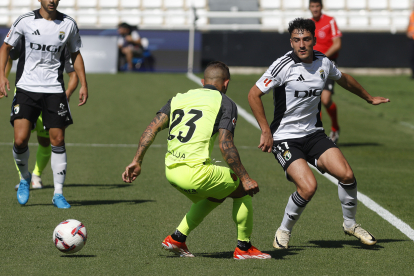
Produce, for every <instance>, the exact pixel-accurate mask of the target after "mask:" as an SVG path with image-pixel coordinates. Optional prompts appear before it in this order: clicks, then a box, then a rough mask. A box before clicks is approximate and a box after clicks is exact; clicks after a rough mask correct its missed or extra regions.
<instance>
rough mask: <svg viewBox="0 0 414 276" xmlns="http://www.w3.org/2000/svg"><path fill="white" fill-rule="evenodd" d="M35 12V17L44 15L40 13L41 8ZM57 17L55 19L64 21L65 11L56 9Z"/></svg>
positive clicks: (38, 17)
mask: <svg viewBox="0 0 414 276" xmlns="http://www.w3.org/2000/svg"><path fill="white" fill-rule="evenodd" d="M33 12H34V14H35V19H43V16H42V15H41V14H40V9H37V10H34V11H33ZM56 12H57V14H56V19H55V20H60V21H63V13H61V12H58V11H56Z"/></svg>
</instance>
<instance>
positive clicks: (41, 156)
mask: <svg viewBox="0 0 414 276" xmlns="http://www.w3.org/2000/svg"><path fill="white" fill-rule="evenodd" d="M22 40H23V39H20V40H19V41H18V42H17V44H16V46H14V47H13V48H12V49H11V50H10V55H9V60H8V62H7V65H6V77H7V78H8V77H9V74H10V70H11V69H12V67H13V61H14V60H17V59H18V58H19V56H20V53H21V51H22ZM65 71H66V73H67V74H68V75H69V84H68V89H66V92H65V93H66V97H67V98H68V101H69V98H70V96H71V95H72V93H73V92H74V91H75V90H76V88H77V86H78V77H77V75H76V72H75V69H73V65H72V63H71V61H70V53H69V51H68V50H67V48H66V49H65ZM15 93H16V91H15ZM33 132H36V134H37V142H38V143H39V145H38V147H37V152H36V164H35V167H34V169H33V172H32V181H31V182H32V188H33V189H41V188H43V183H42V179H41V175H42V172H43V170H44V169H45V168H46V165H47V163H48V162H49V159H50V155H51V154H52V148H51V147H50V137H49V131H48V130H46V129H44V127H43V120H42V114H40V116H39V118H38V119H37V122H36V126H35V128H34V129H33V130H32V133H33ZM16 168H17V172H18V173H19V179H21V174H20V171H19V167H18V166H17V164H16ZM18 188H19V184H17V185H16V186H15V189H16V191H17V189H18Z"/></svg>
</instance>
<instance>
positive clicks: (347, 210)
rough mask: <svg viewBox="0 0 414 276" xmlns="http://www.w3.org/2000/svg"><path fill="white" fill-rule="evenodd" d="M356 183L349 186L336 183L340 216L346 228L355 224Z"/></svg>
mask: <svg viewBox="0 0 414 276" xmlns="http://www.w3.org/2000/svg"><path fill="white" fill-rule="evenodd" d="M357 193H358V189H357V181H356V180H355V181H354V182H353V183H351V184H344V183H341V182H338V196H339V200H340V201H341V205H342V214H343V217H344V224H345V227H346V228H350V227H352V226H353V225H354V224H355V223H356V222H355V215H356V211H357V205H358V199H357Z"/></svg>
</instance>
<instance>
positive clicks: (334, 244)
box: [309, 239, 406, 250]
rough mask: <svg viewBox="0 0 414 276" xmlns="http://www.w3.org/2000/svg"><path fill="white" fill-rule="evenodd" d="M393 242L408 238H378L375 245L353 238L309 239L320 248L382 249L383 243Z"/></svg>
mask: <svg viewBox="0 0 414 276" xmlns="http://www.w3.org/2000/svg"><path fill="white" fill-rule="evenodd" d="M391 242H406V240H394V239H384V240H378V242H377V243H376V244H375V245H365V244H363V243H361V242H360V241H359V240H352V241H309V243H312V244H314V245H316V246H317V247H320V248H343V247H344V246H352V247H353V248H357V249H366V250H380V249H383V248H384V247H383V246H381V244H383V243H391Z"/></svg>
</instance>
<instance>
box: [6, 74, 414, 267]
mask: <svg viewBox="0 0 414 276" xmlns="http://www.w3.org/2000/svg"><path fill="white" fill-rule="evenodd" d="M258 78H259V76H257V75H248V76H241V75H235V76H232V81H231V83H230V88H229V90H228V95H229V96H230V97H231V98H232V99H233V100H235V102H237V103H238V104H239V105H241V106H242V107H244V108H245V109H246V110H248V111H250V108H249V106H248V103H247V93H248V91H249V89H250V88H251V87H252V86H253V85H254V83H255V81H256V80H257V79H258ZM10 79H14V76H12V77H11V78H10ZM357 79H358V80H359V81H360V83H361V84H362V85H363V86H364V87H365V88H366V89H367V90H368V91H369V92H370V93H371V94H372V95H375V96H384V97H389V98H390V99H391V103H389V104H384V105H380V106H370V105H369V104H367V103H366V102H364V101H363V100H361V99H359V98H358V97H356V96H354V95H353V94H351V93H349V92H346V91H345V90H343V89H341V88H340V87H337V88H336V92H335V95H334V97H333V99H334V101H335V102H336V103H337V106H338V112H339V122H340V126H341V137H340V140H339V147H340V149H341V150H342V151H343V153H344V155H345V157H346V158H347V159H348V161H349V163H350V164H351V167H352V168H353V170H354V172H355V175H356V178H357V179H358V185H359V186H358V187H359V191H360V192H362V193H364V194H365V195H367V196H369V197H370V198H371V199H372V200H374V201H375V202H377V203H378V204H379V205H381V206H382V207H384V208H386V209H387V210H389V211H390V212H391V213H392V214H394V215H396V216H397V217H399V218H400V219H402V220H403V221H404V222H406V223H407V224H408V225H410V226H411V227H414V216H413V210H414V201H413V198H414V189H413V184H414V181H413V165H414V157H413V153H414V143H413V142H414V116H413V107H412V106H413V104H412V103H413V102H414V94H413V91H412V86H413V84H412V81H410V80H409V79H408V78H407V77H357ZM88 82H89V91H90V98H89V101H88V103H87V104H86V105H85V106H83V107H78V106H77V96H78V94H77V92H75V94H74V95H73V97H72V99H71V102H70V103H71V111H72V114H73V118H74V122H75V124H74V125H72V126H70V127H69V128H68V129H67V135H66V143H77V144H78V145H74V146H69V145H68V146H67V153H68V173H67V178H66V183H65V187H64V195H65V196H66V199H67V200H68V202H69V203H71V204H72V208H71V209H68V210H59V209H57V208H55V207H53V206H52V204H51V200H52V196H53V182H52V174H51V169H50V165H48V167H47V168H46V170H45V172H44V175H43V177H42V178H43V181H44V184H45V187H44V189H42V190H32V191H31V195H30V199H29V202H28V203H27V205H26V206H20V205H19V204H18V202H17V200H16V192H15V190H14V185H15V184H17V183H18V175H17V172H16V170H15V167H14V163H13V157H12V147H11V146H10V145H7V144H6V143H11V142H12V139H13V138H12V137H13V129H12V127H10V125H9V115H10V105H11V102H12V97H11V96H9V98H4V99H2V100H0V106H1V108H0V118H1V120H0V143H1V144H0V156H1V159H0V160H1V163H0V164H1V165H0V187H1V193H0V241H1V247H0V260H1V261H0V275H68V274H78V275H183V274H184V275H247V274H251V275H298V274H305V275H389V274H392V275H413V274H414V264H413V252H414V251H413V250H414V243H413V241H412V240H410V239H409V238H407V237H406V236H405V235H404V234H402V233H401V232H400V231H399V230H397V229H396V228H395V227H394V226H393V225H391V224H390V223H389V222H387V221H385V220H384V219H382V218H381V217H379V216H378V215H377V214H376V213H374V212H373V211H371V210H369V209H368V208H367V207H365V206H364V205H362V204H360V205H359V206H358V214H357V221H358V222H359V223H361V224H362V226H363V227H364V228H366V229H367V230H369V231H370V232H372V233H373V234H374V235H375V236H376V237H377V239H378V240H379V241H378V243H377V245H376V246H373V247H367V246H363V245H362V244H361V243H360V242H359V241H358V240H356V239H355V238H352V237H348V236H344V234H343V232H342V212H341V205H340V202H339V200H338V196H337V188H336V186H335V185H333V184H332V183H331V182H329V181H328V180H327V179H326V178H324V177H323V176H320V175H319V174H315V175H316V178H317V180H318V183H319V186H318V191H317V193H316V195H315V197H314V198H313V199H312V201H311V202H310V204H308V206H307V208H306V211H305V212H304V213H303V214H302V217H301V219H300V221H299V222H298V223H297V224H296V226H295V229H294V231H293V234H292V239H291V242H290V248H289V249H288V250H281V251H277V250H274V249H273V248H272V240H273V237H274V233H275V230H276V229H277V227H278V226H279V225H280V222H281V220H282V216H283V212H284V208H285V206H286V203H287V200H288V197H289V195H290V194H291V193H292V192H293V191H294V189H295V188H294V185H293V184H292V183H290V182H288V181H287V180H286V179H285V177H284V173H283V171H282V169H281V168H280V166H279V165H278V163H277V162H276V160H275V159H274V157H273V155H272V154H265V153H262V152H260V151H259V150H258V149H257V145H258V142H259V137H260V132H259V131H258V130H257V129H256V128H255V127H253V126H252V125H250V124H249V123H248V122H247V121H245V120H244V119H243V118H241V117H239V120H238V123H237V129H236V135H235V144H236V146H238V148H239V152H240V155H241V158H242V161H243V163H244V165H245V167H246V168H247V170H248V172H249V173H250V175H251V177H252V178H254V179H255V180H257V182H258V183H259V186H260V193H258V194H257V195H256V196H255V197H254V198H253V204H254V211H255V214H254V223H255V224H254V230H253V235H252V243H253V245H255V246H256V247H258V248H259V249H260V250H262V251H264V252H266V253H269V254H271V255H272V257H273V258H272V259H271V260H246V261H235V260H233V259H232V253H233V251H234V248H235V246H236V228H235V225H234V222H233V221H232V219H231V208H232V201H231V200H226V201H225V202H224V203H223V204H222V206H220V207H218V208H217V209H216V210H214V211H213V212H212V213H211V214H210V215H209V216H208V217H207V218H206V219H205V220H204V222H203V223H202V224H201V225H200V226H199V227H198V228H197V229H196V230H195V231H194V232H193V233H192V234H191V235H190V237H189V238H188V239H187V245H188V246H189V249H190V250H191V251H192V252H193V253H194V254H195V255H196V256H197V257H196V258H191V259H182V258H176V257H174V256H173V255H172V254H170V253H169V252H166V251H164V250H162V249H161V242H162V240H163V239H164V238H165V237H166V236H167V235H169V234H171V233H172V232H173V231H174V229H175V227H176V226H177V225H178V224H179V222H180V221H181V219H182V217H183V216H184V215H185V213H186V212H187V211H188V210H189V207H190V201H189V200H187V199H186V198H185V197H184V196H182V195H181V194H180V193H178V192H177V191H176V190H175V189H174V188H173V187H172V186H171V185H169V183H168V182H167V181H166V179H165V176H164V154H165V152H166V136H167V131H164V132H161V133H160V134H159V135H158V137H157V138H156V140H155V142H154V147H152V148H150V149H149V150H148V152H147V154H146V158H145V160H144V163H143V170H142V175H141V176H140V177H139V178H138V179H137V180H136V181H135V182H134V183H132V184H126V183H123V182H122V180H121V173H122V172H123V170H124V169H125V167H126V166H127V165H128V164H129V163H130V161H131V160H132V157H133V156H134V154H135V151H136V147H135V146H133V147H110V146H107V147H103V146H99V145H100V144H127V145H129V144H137V143H138V141H139V137H140V135H141V134H142V132H143V130H144V129H145V127H146V126H147V125H148V123H149V122H150V121H151V120H152V118H153V117H154V115H155V113H156V112H157V111H158V110H159V108H161V107H162V106H163V105H164V104H165V103H166V101H167V100H168V99H169V98H170V97H172V96H173V95H174V94H175V93H177V92H186V91H187V90H189V89H192V88H197V87H198V86H197V85H196V84H195V83H193V82H192V81H190V80H188V79H187V78H186V76H185V75H183V74H118V75H89V76H88ZM262 99H263V100H264V101H265V108H266V113H267V117H268V120H269V121H270V120H271V119H272V114H273V108H272V101H273V99H272V96H271V95H266V96H264V97H263V98H262ZM323 121H324V126H325V129H327V130H329V125H330V124H329V117H328V115H327V113H326V112H323ZM35 139H36V138H35V137H32V138H31V141H30V142H31V143H34V142H35V141H36V140H35ZM85 144H98V145H97V146H94V147H87V146H82V145H85ZM30 150H31V158H30V164H31V165H30V166H31V168H32V167H33V165H34V160H35V159H34V157H35V153H36V146H31V147H30ZM213 158H215V159H216V160H220V161H222V159H221V154H220V152H219V149H218V147H216V148H215V150H214V153H213ZM221 164H223V165H224V162H222V163H221ZM70 218H73V219H77V220H80V221H82V222H83V223H84V224H85V226H86V229H87V231H88V241H87V244H86V245H85V247H84V248H83V249H82V251H80V252H78V253H76V254H74V255H65V254H62V253H60V252H59V251H58V250H57V249H55V247H54V245H53V242H52V232H53V229H54V228H55V226H56V225H57V224H58V223H59V222H61V221H62V220H65V219H70Z"/></svg>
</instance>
